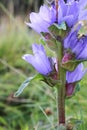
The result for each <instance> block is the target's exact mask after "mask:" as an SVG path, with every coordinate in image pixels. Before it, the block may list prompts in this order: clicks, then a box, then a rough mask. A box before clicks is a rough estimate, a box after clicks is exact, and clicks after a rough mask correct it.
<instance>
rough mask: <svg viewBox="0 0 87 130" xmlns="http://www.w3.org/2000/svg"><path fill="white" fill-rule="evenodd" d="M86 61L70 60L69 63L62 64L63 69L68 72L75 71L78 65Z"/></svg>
mask: <svg viewBox="0 0 87 130" xmlns="http://www.w3.org/2000/svg"><path fill="white" fill-rule="evenodd" d="M84 61H87V60H69V61H68V62H64V63H62V64H61V67H63V68H64V69H66V70H68V71H73V70H74V69H75V68H76V67H77V65H78V64H80V63H81V62H84Z"/></svg>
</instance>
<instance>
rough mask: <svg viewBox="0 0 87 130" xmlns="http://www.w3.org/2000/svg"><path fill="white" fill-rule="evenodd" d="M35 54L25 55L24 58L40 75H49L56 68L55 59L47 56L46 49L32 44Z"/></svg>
mask: <svg viewBox="0 0 87 130" xmlns="http://www.w3.org/2000/svg"><path fill="white" fill-rule="evenodd" d="M32 50H33V54H34V55H31V54H25V55H24V56H23V57H22V58H23V59H24V60H25V61H27V62H28V63H30V64H31V65H32V66H33V67H34V68H35V69H36V70H37V71H38V72H39V73H40V74H42V75H46V76H47V75H49V74H50V73H51V72H52V71H53V68H54V65H55V63H53V62H54V60H53V58H52V59H51V58H48V57H47V56H46V53H45V50H44V47H43V46H42V45H41V44H40V45H39V44H32Z"/></svg>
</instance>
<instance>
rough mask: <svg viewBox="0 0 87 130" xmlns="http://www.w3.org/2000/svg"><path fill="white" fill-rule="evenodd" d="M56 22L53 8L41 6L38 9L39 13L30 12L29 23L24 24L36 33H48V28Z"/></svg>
mask: <svg viewBox="0 0 87 130" xmlns="http://www.w3.org/2000/svg"><path fill="white" fill-rule="evenodd" d="M55 20H56V11H55V9H54V8H53V7H48V6H46V5H43V6H41V7H40V10H39V13H34V12H32V13H31V14H30V23H26V24H27V25H28V26H29V27H31V28H32V29H34V30H35V31H36V32H38V33H41V32H48V27H49V26H51V25H52V24H53V23H54V22H55Z"/></svg>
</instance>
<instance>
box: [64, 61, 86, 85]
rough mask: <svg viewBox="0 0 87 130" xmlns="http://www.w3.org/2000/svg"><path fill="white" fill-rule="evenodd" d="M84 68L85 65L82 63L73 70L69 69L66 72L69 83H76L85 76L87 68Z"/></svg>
mask: <svg viewBox="0 0 87 130" xmlns="http://www.w3.org/2000/svg"><path fill="white" fill-rule="evenodd" d="M83 69H84V66H83V64H82V63H81V64H79V65H78V66H77V68H76V69H75V70H74V71H73V72H69V71H67V73H66V80H67V83H74V82H77V81H79V80H81V79H82V78H83V76H84V75H85V73H86V72H87V69H85V70H83Z"/></svg>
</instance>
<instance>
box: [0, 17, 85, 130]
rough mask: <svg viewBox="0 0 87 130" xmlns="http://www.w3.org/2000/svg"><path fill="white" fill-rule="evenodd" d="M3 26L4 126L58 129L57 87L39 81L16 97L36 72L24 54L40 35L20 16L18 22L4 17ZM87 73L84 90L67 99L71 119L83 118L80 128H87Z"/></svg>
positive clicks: (0, 83)
mask: <svg viewBox="0 0 87 130" xmlns="http://www.w3.org/2000/svg"><path fill="white" fill-rule="evenodd" d="M15 23H16V24H15ZM3 26H4V27H5V28H4V30H3V29H0V35H1V38H0V101H1V102H0V113H1V114H0V130H7V129H8V130H55V128H54V126H55V125H56V123H57V112H56V90H55V89H52V88H50V87H49V86H47V85H46V84H45V83H43V82H40V83H39V82H35V83H32V84H30V85H29V86H28V87H27V88H26V89H25V90H24V92H23V93H22V94H21V95H20V96H19V97H17V98H14V97H13V94H14V92H16V90H17V89H18V87H19V86H20V84H21V83H22V82H23V81H24V80H25V78H26V77H28V76H32V75H33V74H35V73H36V71H35V70H34V69H33V67H32V66H31V65H29V64H27V63H26V62H25V61H23V60H22V58H21V57H22V55H23V54H25V53H28V52H29V53H31V44H32V43H33V42H37V41H38V38H39V36H38V35H36V33H34V32H33V31H31V30H29V29H27V28H26V26H25V25H24V23H23V22H22V21H21V20H20V19H19V18H16V19H15V22H13V21H10V22H9V20H8V22H7V23H5V22H4V20H3V22H1V25H0V27H1V28H3ZM85 66H87V64H85ZM86 77H87V75H86V76H85V77H84V79H83V80H82V81H81V83H80V86H81V89H80V91H79V92H78V93H77V94H76V95H75V96H74V97H73V98H72V99H68V100H66V115H67V119H68V118H71V117H72V118H75V119H79V120H81V121H82V122H83V123H82V124H80V127H79V129H78V130H86V129H87V116H86V113H87V109H86V108H87V100H86V99H87V87H86V86H87V79H86Z"/></svg>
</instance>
